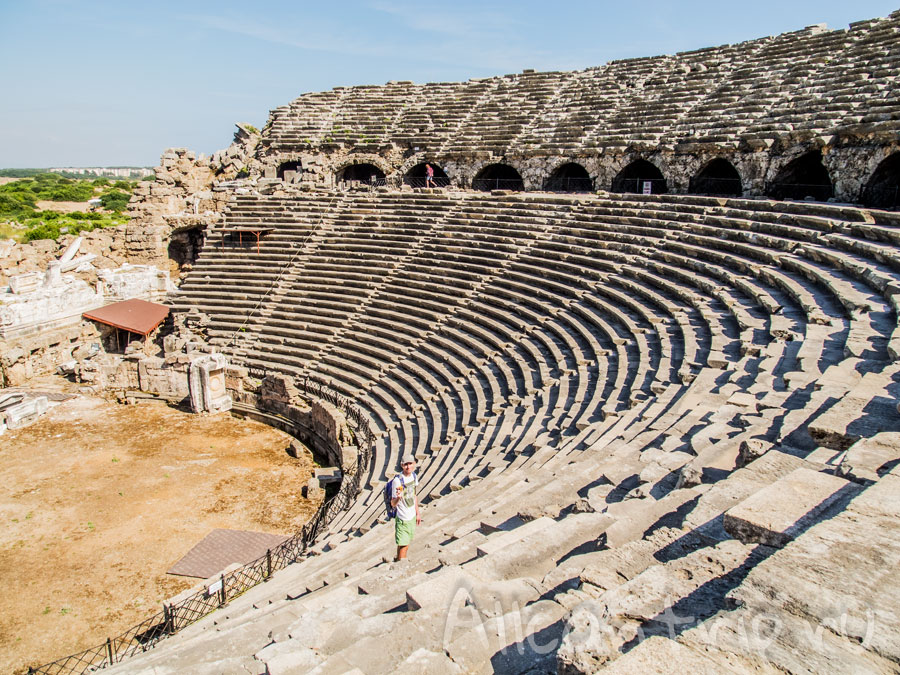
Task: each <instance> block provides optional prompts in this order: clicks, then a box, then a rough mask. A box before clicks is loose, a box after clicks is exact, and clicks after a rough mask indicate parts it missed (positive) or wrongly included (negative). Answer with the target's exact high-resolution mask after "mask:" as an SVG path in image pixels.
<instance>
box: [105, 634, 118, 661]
mask: <svg viewBox="0 0 900 675" xmlns="http://www.w3.org/2000/svg"><path fill="white" fill-rule="evenodd" d="M106 658H107V659H108V660H109V665H113V664H114V663H115V662H116V661H115V659H114V658H113V647H112V640H111V639H109V638H106Z"/></svg>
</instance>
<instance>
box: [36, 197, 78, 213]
mask: <svg viewBox="0 0 900 675" xmlns="http://www.w3.org/2000/svg"><path fill="white" fill-rule="evenodd" d="M34 205H35V206H37V209H38V211H59V212H60V213H72V212H74V211H82V212H85V211H87V210H88V209H90V208H91V207H90V205H89V204H88V203H87V202H50V201H44V200H38V201H36V202H35V203H34Z"/></svg>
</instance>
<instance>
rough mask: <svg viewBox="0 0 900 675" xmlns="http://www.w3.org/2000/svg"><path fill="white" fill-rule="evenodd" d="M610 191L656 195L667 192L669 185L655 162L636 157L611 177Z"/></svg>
mask: <svg viewBox="0 0 900 675" xmlns="http://www.w3.org/2000/svg"><path fill="white" fill-rule="evenodd" d="M611 191H612V192H631V193H636V194H654V195H658V194H665V193H667V192H668V191H669V186H668V184H667V183H666V179H665V177H664V176H663V175H662V171H660V170H659V169H658V168H657V167H656V165H655V164H651V163H650V162H648V161H647V160H646V159H636V160H634V161H633V162H632V163H631V164H629V165H628V166H626V167H625V168H624V169H622V170H621V171H620V172H619V173H618V174H617V175H616V177H615V178H613V181H612V187H611Z"/></svg>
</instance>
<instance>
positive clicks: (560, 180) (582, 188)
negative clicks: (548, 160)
mask: <svg viewBox="0 0 900 675" xmlns="http://www.w3.org/2000/svg"><path fill="white" fill-rule="evenodd" d="M544 190H546V191H547V192H593V190H594V181H592V180H591V179H590V178H587V177H584V178H581V177H572V178H565V177H562V176H557V177H551V178H548V179H547V180H546V181H544Z"/></svg>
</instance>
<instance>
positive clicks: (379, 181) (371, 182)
mask: <svg viewBox="0 0 900 675" xmlns="http://www.w3.org/2000/svg"><path fill="white" fill-rule="evenodd" d="M341 184H342V185H343V187H345V188H349V187H353V186H365V187H384V186H385V185H387V178H386V177H384V176H381V177H380V178H379V177H378V176H372V177H371V178H344V179H342V180H341Z"/></svg>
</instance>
